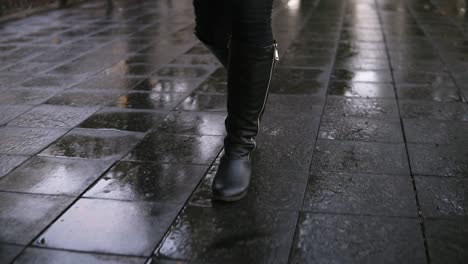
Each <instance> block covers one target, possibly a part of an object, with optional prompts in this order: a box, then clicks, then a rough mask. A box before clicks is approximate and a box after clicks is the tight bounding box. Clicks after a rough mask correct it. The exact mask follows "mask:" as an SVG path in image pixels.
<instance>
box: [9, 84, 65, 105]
mask: <svg viewBox="0 0 468 264" xmlns="http://www.w3.org/2000/svg"><path fill="white" fill-rule="evenodd" d="M59 92H60V90H57V89H34V88H24V89H19V88H15V89H7V90H5V89H0V93H1V94H2V96H1V97H0V105H38V104H41V103H43V102H44V101H46V100H47V99H49V98H51V97H52V96H54V95H56V94H57V93H59Z"/></svg>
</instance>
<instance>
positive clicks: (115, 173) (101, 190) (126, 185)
mask: <svg viewBox="0 0 468 264" xmlns="http://www.w3.org/2000/svg"><path fill="white" fill-rule="evenodd" d="M205 171H206V167H205V166H194V165H177V164H157V163H140V162H119V163H117V164H116V165H115V166H114V167H113V168H112V169H111V170H110V171H109V172H108V173H106V174H105V175H104V176H103V178H102V179H101V180H100V181H99V182H98V183H97V184H96V185H95V186H94V187H93V188H91V190H89V191H88V192H87V193H86V194H85V196H86V197H95V198H110V199H119V200H148V201H154V202H165V203H166V202H170V203H178V204H182V203H184V202H185V201H186V200H187V198H188V196H189V195H190V194H191V192H192V191H193V188H195V186H196V185H197V184H198V182H199V181H200V179H201V177H203V174H204V172H205Z"/></svg>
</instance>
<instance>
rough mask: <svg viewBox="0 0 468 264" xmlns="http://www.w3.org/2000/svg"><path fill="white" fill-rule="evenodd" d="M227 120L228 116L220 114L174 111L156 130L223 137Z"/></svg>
mask: <svg viewBox="0 0 468 264" xmlns="http://www.w3.org/2000/svg"><path fill="white" fill-rule="evenodd" d="M225 118H226V114H224V113H218V112H189V111H174V112H171V113H170V114H169V115H168V116H167V117H166V118H165V119H164V120H163V121H162V122H161V124H160V125H159V126H158V127H157V129H156V130H157V131H160V132H162V133H167V134H183V135H211V136H223V135H225V134H226V131H225V128H224V119H225Z"/></svg>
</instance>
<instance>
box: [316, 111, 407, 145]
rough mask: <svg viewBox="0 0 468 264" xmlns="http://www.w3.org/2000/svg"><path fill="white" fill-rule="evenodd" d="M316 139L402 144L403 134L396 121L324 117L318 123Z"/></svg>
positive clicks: (398, 122)
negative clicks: (318, 128)
mask: <svg viewBox="0 0 468 264" xmlns="http://www.w3.org/2000/svg"><path fill="white" fill-rule="evenodd" d="M318 138H319V139H330V140H344V141H370V142H388V143H391V142H393V143H403V133H402V130H401V125H400V121H399V120H398V119H393V120H392V119H386V120H378V119H369V118H360V117H337V116H325V117H323V118H322V122H321V123H320V130H319V135H318Z"/></svg>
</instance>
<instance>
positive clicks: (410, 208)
mask: <svg viewBox="0 0 468 264" xmlns="http://www.w3.org/2000/svg"><path fill="white" fill-rule="evenodd" d="M414 196H415V194H414V191H413V185H412V183H411V177H410V176H409V175H381V174H356V173H353V174H351V173H340V172H321V173H317V174H312V175H310V177H309V182H308V187H307V192H306V194H305V198H304V205H303V207H302V210H303V211H312V212H324V213H346V214H366V215H384V216H408V217H417V208H416V201H415V200H414Z"/></svg>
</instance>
